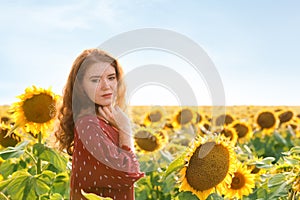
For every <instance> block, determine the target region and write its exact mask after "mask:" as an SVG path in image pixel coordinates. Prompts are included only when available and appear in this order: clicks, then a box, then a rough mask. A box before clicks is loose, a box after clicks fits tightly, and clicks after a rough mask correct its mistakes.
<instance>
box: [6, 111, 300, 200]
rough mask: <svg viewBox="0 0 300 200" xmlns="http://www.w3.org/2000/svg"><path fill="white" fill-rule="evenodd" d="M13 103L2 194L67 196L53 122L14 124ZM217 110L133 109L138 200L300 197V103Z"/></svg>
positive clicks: (65, 161)
mask: <svg viewBox="0 0 300 200" xmlns="http://www.w3.org/2000/svg"><path fill="white" fill-rule="evenodd" d="M8 108H9V106H1V107H0V116H1V126H0V130H1V136H0V145H1V146H0V163H1V164H0V191H1V192H0V199H69V177H70V169H71V168H70V167H71V163H70V161H71V157H70V156H68V155H67V154H66V153H62V152H58V151H57V150H56V148H55V141H54V140H53V138H54V136H53V127H55V123H54V124H47V126H46V127H41V126H34V125H33V124H27V126H26V125H24V126H25V127H23V128H17V129H14V128H13V127H15V125H16V124H18V123H20V122H19V121H18V120H16V119H15V117H20V116H16V115H14V116H13V115H12V114H11V113H9V112H8ZM214 109H219V110H220V109H221V108H216V107H209V106H202V107H174V106H173V107H172V106H133V107H129V109H128V113H129V115H130V117H131V119H132V128H133V139H134V141H135V150H136V154H137V157H138V160H139V163H140V168H141V171H143V172H145V174H146V176H145V177H144V178H142V179H140V180H139V181H138V182H137V183H136V184H135V196H136V199H137V200H147V199H148V200H149V199H150V200H151V199H153V200H156V199H160V200H164V199H166V200H168V199H178V200H181V199H182V200H185V199H189V200H194V199H195V200H196V199H220V200H221V199H246V200H248V199H268V200H270V199H299V198H300V107H296V106H295V107H288V106H276V107H274V106H273V107H272V106H231V107H226V109H225V110H223V112H222V113H221V114H220V113H219V115H216V113H217V112H216V113H214V112H213V110H214ZM20 126H21V125H20ZM30 127H33V129H30V130H29V128H30ZM41 130H43V131H41ZM8 133H10V134H8ZM5 136H6V137H5ZM86 195H87V197H88V198H89V199H93V198H94V199H100V198H99V197H95V196H94V195H92V194H86Z"/></svg>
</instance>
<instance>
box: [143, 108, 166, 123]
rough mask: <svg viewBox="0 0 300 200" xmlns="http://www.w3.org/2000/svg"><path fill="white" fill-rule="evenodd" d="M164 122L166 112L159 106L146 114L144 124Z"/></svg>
mask: <svg viewBox="0 0 300 200" xmlns="http://www.w3.org/2000/svg"><path fill="white" fill-rule="evenodd" d="M163 122H164V114H163V112H162V110H161V109H159V108H157V109H154V110H152V111H150V112H149V113H147V114H146V116H145V118H144V125H146V126H150V125H161V124H162V123H163Z"/></svg>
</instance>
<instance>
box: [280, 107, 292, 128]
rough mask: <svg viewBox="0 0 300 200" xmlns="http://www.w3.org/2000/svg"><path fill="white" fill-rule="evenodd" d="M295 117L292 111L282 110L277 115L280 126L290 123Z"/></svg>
mask: <svg viewBox="0 0 300 200" xmlns="http://www.w3.org/2000/svg"><path fill="white" fill-rule="evenodd" d="M294 116H295V113H294V111H292V110H283V111H281V112H280V113H279V114H278V118H279V121H280V125H281V124H284V123H288V122H290V121H291V120H292V119H293V117H294Z"/></svg>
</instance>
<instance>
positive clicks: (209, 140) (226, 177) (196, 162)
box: [180, 136, 236, 200]
mask: <svg viewBox="0 0 300 200" xmlns="http://www.w3.org/2000/svg"><path fill="white" fill-rule="evenodd" d="M235 160H236V155H235V153H234V150H233V147H232V146H231V144H230V143H229V142H228V140H226V139H225V138H224V137H223V136H209V137H198V138H197V139H196V140H195V143H194V145H193V147H191V148H190V149H189V152H188V153H187V156H186V164H185V166H184V167H183V168H182V169H181V171H180V175H181V184H180V191H182V190H184V191H191V192H192V193H194V194H195V195H196V196H197V197H198V198H199V199H200V200H203V199H206V198H207V197H208V196H209V195H210V194H211V193H213V192H215V191H216V192H217V193H219V194H224V192H226V190H227V189H228V187H227V184H230V183H231V175H233V173H234V171H235Z"/></svg>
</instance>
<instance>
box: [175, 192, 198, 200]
mask: <svg viewBox="0 0 300 200" xmlns="http://www.w3.org/2000/svg"><path fill="white" fill-rule="evenodd" d="M178 199H179V200H187V199H188V200H198V197H197V196H195V195H194V194H193V193H191V192H187V191H184V192H180V193H179V195H178Z"/></svg>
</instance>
